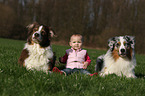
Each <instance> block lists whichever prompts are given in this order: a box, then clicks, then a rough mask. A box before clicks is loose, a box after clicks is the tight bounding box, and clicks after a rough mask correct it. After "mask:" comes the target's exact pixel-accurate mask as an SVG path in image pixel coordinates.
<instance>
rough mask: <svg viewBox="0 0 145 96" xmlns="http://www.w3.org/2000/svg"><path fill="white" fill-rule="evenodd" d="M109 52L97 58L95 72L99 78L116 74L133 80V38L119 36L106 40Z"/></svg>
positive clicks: (134, 63) (134, 61)
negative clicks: (98, 73)
mask: <svg viewBox="0 0 145 96" xmlns="http://www.w3.org/2000/svg"><path fill="white" fill-rule="evenodd" d="M108 46H109V50H108V51H107V53H106V54H105V55H101V56H99V57H98V58H97V64H96V66H95V70H96V71H97V72H98V71H100V76H105V75H108V74H116V75H118V76H126V77H132V78H135V77H136V76H135V72H134V68H135V66H136V59H135V50H134V46H135V38H134V37H133V36H119V37H114V38H111V39H109V40H108Z"/></svg>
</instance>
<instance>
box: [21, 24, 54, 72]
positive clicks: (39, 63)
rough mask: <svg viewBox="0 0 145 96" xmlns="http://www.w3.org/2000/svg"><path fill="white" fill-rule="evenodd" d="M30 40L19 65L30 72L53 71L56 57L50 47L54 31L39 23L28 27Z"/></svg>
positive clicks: (28, 39)
mask: <svg viewBox="0 0 145 96" xmlns="http://www.w3.org/2000/svg"><path fill="white" fill-rule="evenodd" d="M27 28H28V38H27V43H26V44H25V47H24V49H23V50H22V53H21V55H20V57H19V60H18V63H19V64H20V65H22V66H24V67H26V68H27V69H28V70H29V69H30V70H34V69H35V70H37V71H44V72H48V71H49V70H52V68H53V67H54V63H55V56H54V54H53V52H52V48H51V45H50V40H51V37H53V36H54V32H53V30H52V29H51V28H50V27H49V26H45V25H40V24H38V23H37V22H34V23H33V24H30V25H28V26H27Z"/></svg>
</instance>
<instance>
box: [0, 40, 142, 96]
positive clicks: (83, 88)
mask: <svg viewBox="0 0 145 96" xmlns="http://www.w3.org/2000/svg"><path fill="white" fill-rule="evenodd" d="M24 43H25V42H24V41H18V40H10V39H2V38H0V96H145V78H144V75H145V55H139V54H136V59H137V66H136V68H135V73H136V75H137V76H138V78H136V79H133V78H125V77H118V76H116V75H109V76H106V77H105V78H103V77H99V76H93V77H90V76H86V75H81V74H73V75H70V76H64V75H59V74H55V73H52V74H45V73H43V72H37V71H27V70H26V69H25V68H23V67H20V66H18V64H17V60H18V58H19V56H20V53H21V51H22V49H23V47H24ZM52 48H53V51H54V52H56V56H57V60H58V57H60V56H63V55H64V52H65V50H66V49H68V48H69V47H68V46H60V45H52ZM87 50H88V54H89V56H90V58H91V60H92V63H91V65H90V66H89V67H88V70H89V71H90V72H92V73H93V72H94V66H95V63H96V58H97V56H99V55H101V54H103V53H105V52H106V51H103V50H95V49H87ZM56 66H58V67H59V66H60V64H56Z"/></svg>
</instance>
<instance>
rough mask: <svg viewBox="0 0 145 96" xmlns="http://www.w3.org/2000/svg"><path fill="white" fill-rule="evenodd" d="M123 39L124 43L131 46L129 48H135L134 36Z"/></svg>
mask: <svg viewBox="0 0 145 96" xmlns="http://www.w3.org/2000/svg"><path fill="white" fill-rule="evenodd" d="M124 38H125V39H126V41H127V42H128V43H129V44H130V45H131V48H133V49H134V46H135V37H134V36H127V35H126V36H124Z"/></svg>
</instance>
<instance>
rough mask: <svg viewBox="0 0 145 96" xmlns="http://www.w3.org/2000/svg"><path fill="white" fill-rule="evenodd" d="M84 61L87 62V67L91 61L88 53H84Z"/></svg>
mask: <svg viewBox="0 0 145 96" xmlns="http://www.w3.org/2000/svg"><path fill="white" fill-rule="evenodd" d="M85 61H87V62H88V63H89V65H90V63H91V59H90V57H89V55H88V53H86V57H85Z"/></svg>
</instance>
